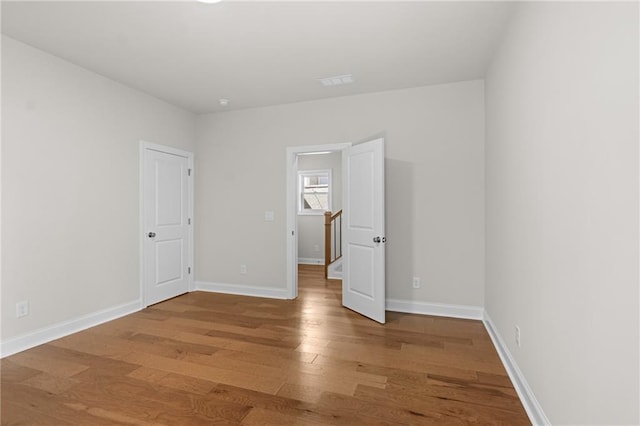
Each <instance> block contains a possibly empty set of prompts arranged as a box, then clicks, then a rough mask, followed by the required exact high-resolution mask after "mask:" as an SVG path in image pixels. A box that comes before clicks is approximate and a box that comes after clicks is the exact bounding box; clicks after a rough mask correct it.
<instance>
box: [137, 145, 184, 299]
mask: <svg viewBox="0 0 640 426" xmlns="http://www.w3.org/2000/svg"><path fill="white" fill-rule="evenodd" d="M149 145H150V144H149ZM149 145H147V146H145V147H143V173H142V179H143V182H142V192H143V194H142V196H143V206H142V209H143V213H142V215H143V229H142V231H143V232H144V235H143V278H142V279H143V298H144V304H145V306H149V305H152V304H154V303H158V302H160V301H162V300H166V299H169V298H171V297H175V296H177V295H180V294H183V293H186V292H188V291H189V281H190V280H189V277H190V273H191V266H190V262H191V233H190V229H189V228H190V226H191V219H190V217H189V212H190V185H191V170H190V161H191V158H190V156H191V154H190V153H187V152H182V151H180V150H176V149H172V148H166V147H157V146H149Z"/></svg>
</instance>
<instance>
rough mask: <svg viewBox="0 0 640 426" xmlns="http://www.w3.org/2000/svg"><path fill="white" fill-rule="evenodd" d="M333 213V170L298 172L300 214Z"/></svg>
mask: <svg viewBox="0 0 640 426" xmlns="http://www.w3.org/2000/svg"><path fill="white" fill-rule="evenodd" d="M325 211H331V170H305V171H301V172H298V214H310V215H314V214H317V215H321V214H324V212H325Z"/></svg>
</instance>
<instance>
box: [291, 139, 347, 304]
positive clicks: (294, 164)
mask: <svg viewBox="0 0 640 426" xmlns="http://www.w3.org/2000/svg"><path fill="white" fill-rule="evenodd" d="M350 146H351V143H349V142H347V143H335V144H328V145H306V146H290V147H288V148H287V186H286V191H287V193H286V200H287V228H286V231H285V232H286V234H285V235H286V238H287V288H286V292H287V297H286V298H287V299H295V298H296V297H298V203H297V198H298V197H297V195H296V193H297V192H298V191H297V188H298V154H304V153H310V152H336V151H342V150H343V149H345V148H347V147H350Z"/></svg>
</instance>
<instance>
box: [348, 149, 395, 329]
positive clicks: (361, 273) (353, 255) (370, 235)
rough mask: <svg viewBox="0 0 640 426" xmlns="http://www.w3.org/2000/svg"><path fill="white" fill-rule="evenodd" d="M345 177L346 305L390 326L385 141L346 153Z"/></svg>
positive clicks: (349, 150)
mask: <svg viewBox="0 0 640 426" xmlns="http://www.w3.org/2000/svg"><path fill="white" fill-rule="evenodd" d="M342 176H343V187H342V191H343V197H344V202H343V208H344V211H343V234H342V237H343V240H342V241H343V249H342V255H343V259H344V260H343V264H342V265H343V268H342V304H343V305H344V306H345V307H347V308H349V309H352V310H354V311H356V312H358V313H360V314H362V315H364V316H366V317H369V318H371V319H373V320H375V321H378V322H380V323H382V324H384V322H385V303H386V299H385V297H386V296H385V242H386V237H385V231H384V139H375V140H372V141H369V142H365V143H362V144H358V145H354V146H352V147H350V148H346V149H345V150H344V151H343V154H342Z"/></svg>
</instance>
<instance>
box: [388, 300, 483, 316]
mask: <svg viewBox="0 0 640 426" xmlns="http://www.w3.org/2000/svg"><path fill="white" fill-rule="evenodd" d="M386 310H387V311H393V312H404V313H407V314H422V315H435V316H439V317H452V318H464V319H474V320H481V319H482V313H483V309H482V307H480V306H472V305H448V304H444V303H425V302H416V301H414V300H400V299H387V304H386Z"/></svg>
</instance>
